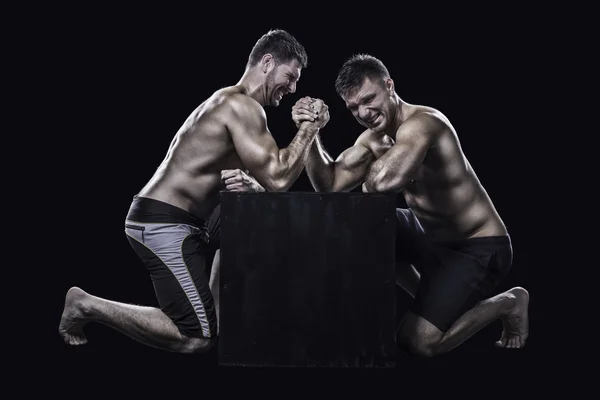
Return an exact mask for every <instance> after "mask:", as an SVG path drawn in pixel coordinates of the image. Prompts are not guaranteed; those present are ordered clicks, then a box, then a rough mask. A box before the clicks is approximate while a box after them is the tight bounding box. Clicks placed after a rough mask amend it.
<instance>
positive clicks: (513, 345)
mask: <svg viewBox="0 0 600 400" xmlns="http://www.w3.org/2000/svg"><path fill="white" fill-rule="evenodd" d="M507 293H512V294H513V295H514V296H515V297H516V299H517V303H516V304H515V306H514V308H513V309H512V310H510V311H509V313H508V314H507V315H506V316H504V317H503V318H502V327H503V330H502V336H501V337H500V340H498V341H497V342H496V346H497V347H504V348H507V349H519V348H521V347H523V346H525V341H526V340H527V337H528V336H529V292H528V291H527V290H525V289H524V288H522V287H514V288H512V289H510V290H508V291H507Z"/></svg>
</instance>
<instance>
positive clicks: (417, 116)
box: [292, 54, 529, 357]
mask: <svg viewBox="0 0 600 400" xmlns="http://www.w3.org/2000/svg"><path fill="white" fill-rule="evenodd" d="M336 91H337V93H338V94H339V95H340V97H341V98H342V99H343V100H344V102H345V104H346V107H347V108H348V109H349V110H350V111H351V112H352V115H354V117H355V118H356V120H357V121H358V122H359V123H360V124H361V125H363V126H364V127H365V128H366V130H365V131H364V132H363V133H362V134H361V135H360V136H359V137H358V139H357V140H356V142H355V144H354V145H353V146H352V147H350V148H348V149H346V150H345V151H344V152H342V153H341V154H340V156H339V157H338V158H337V159H336V160H335V161H334V160H333V159H332V158H331V157H330V156H329V155H328V154H327V152H326V150H325V149H324V148H323V145H322V143H321V141H320V139H319V137H318V136H317V139H315V142H314V144H313V146H312V148H311V150H310V154H309V159H308V161H307V165H306V170H307V173H308V176H309V179H310V181H311V183H312V185H313V187H314V189H315V190H316V191H319V192H330V191H350V190H352V189H354V188H356V187H358V185H360V184H361V183H363V182H364V183H363V185H362V188H363V191H365V192H396V193H402V195H403V196H404V199H405V200H406V204H407V205H408V207H409V208H408V209H398V210H397V217H398V228H397V256H396V262H397V266H396V270H397V282H398V284H399V285H401V286H402V287H403V288H404V289H405V290H406V291H407V292H408V293H409V294H410V295H411V296H412V297H413V299H414V301H413V304H412V306H411V308H410V310H409V312H407V313H406V315H405V316H404V318H403V320H402V321H401V322H400V325H399V327H398V332H397V342H398V344H399V345H400V346H402V347H403V348H405V349H406V350H408V351H410V352H411V353H413V354H416V355H419V356H424V357H431V356H434V355H438V354H442V353H445V352H447V351H449V350H451V349H453V348H455V347H456V346H458V345H459V344H461V343H462V342H464V341H465V340H467V339H468V338H470V337H471V336H472V335H473V334H474V333H476V332H477V331H479V330H480V329H482V328H483V327H484V326H486V325H487V324H489V323H490V322H492V321H494V320H496V319H498V318H500V319H501V320H502V322H503V332H502V336H501V337H500V340H498V341H497V342H496V345H497V346H500V347H506V348H519V347H523V346H524V345H525V341H526V340H527V336H528V330H529V327H528V305H529V294H528V292H527V291H526V290H525V289H523V288H521V287H515V288H512V289H510V290H508V291H506V292H504V293H501V294H498V295H496V296H493V297H491V298H488V297H489V296H491V294H492V291H493V290H494V288H495V287H496V286H497V285H498V283H499V282H501V281H502V280H503V279H504V278H505V276H506V275H507V273H508V272H509V270H510V267H511V264H512V244H511V241H510V236H509V235H508V232H507V229H506V226H505V225H504V223H503V221H502V219H501V218H500V216H499V215H498V212H497V211H496V209H495V207H494V204H493V203H492V201H491V200H490V198H489V196H488V194H487V192H486V190H485V189H484V188H483V186H482V185H481V183H480V182H479V180H478V178H477V175H476V174H475V171H473V168H472V167H471V165H470V164H469V161H468V160H467V158H466V157H465V155H464V154H463V152H462V150H461V146H460V142H459V139H458V136H457V134H456V132H455V130H454V128H453V127H452V125H451V123H450V121H448V119H447V118H446V117H445V116H444V115H443V114H442V113H441V112H440V111H438V110H435V109H433V108H431V107H425V106H419V105H412V104H408V103H406V102H404V101H403V100H402V99H401V98H400V97H399V96H398V94H396V92H395V88H394V81H393V80H392V79H391V78H390V75H389V72H388V70H387V68H386V67H385V66H384V64H383V63H382V62H381V61H380V60H378V59H377V58H375V57H372V56H370V55H366V54H360V55H355V56H353V57H351V58H349V59H348V60H347V61H346V62H345V63H344V65H343V66H342V68H341V70H340V72H339V74H338V77H337V79H336ZM310 104H311V99H310V98H303V99H300V100H298V102H297V103H296V105H295V106H294V107H293V109H292V118H293V120H294V122H295V123H296V124H301V123H302V121H304V120H305V118H312V116H311V111H310V110H311V108H310Z"/></svg>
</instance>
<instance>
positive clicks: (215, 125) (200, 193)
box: [139, 85, 322, 219]
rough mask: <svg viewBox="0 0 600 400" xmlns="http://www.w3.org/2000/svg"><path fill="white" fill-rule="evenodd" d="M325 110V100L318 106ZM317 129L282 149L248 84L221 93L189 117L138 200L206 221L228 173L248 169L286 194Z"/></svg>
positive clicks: (305, 127) (306, 128) (303, 131)
mask: <svg viewBox="0 0 600 400" xmlns="http://www.w3.org/2000/svg"><path fill="white" fill-rule="evenodd" d="M272 96H273V97H274V99H273V102H277V103H278V102H279V100H280V99H281V96H280V95H279V93H278V92H275V93H273V94H272ZM321 106H322V102H320V103H319V105H315V108H316V109H317V110H320V107H321ZM318 128H319V126H318V125H315V124H310V123H308V122H305V123H303V124H302V125H301V126H300V129H299V131H298V134H297V135H296V136H295V138H294V139H293V140H292V142H291V143H290V145H289V146H288V147H287V148H285V149H279V148H278V147H277V145H276V143H275V140H274V139H273V137H272V136H271V133H270V132H269V130H268V128H267V119H266V114H265V111H264V109H263V107H262V106H261V105H260V104H259V103H258V102H257V101H256V100H254V99H253V98H252V97H250V96H248V95H247V94H246V93H245V88H244V87H243V86H239V85H238V86H231V87H227V88H224V89H221V90H218V91H217V92H215V93H214V94H213V95H212V96H211V97H210V98H209V99H207V100H206V101H205V102H204V103H202V104H201V105H200V106H198V108H197V109H196V110H194V111H193V112H192V113H191V115H190V116H189V117H188V118H187V120H186V121H185V123H184V124H183V125H182V127H181V128H180V129H179V131H178V132H177V134H176V135H175V137H174V139H173V141H172V143H171V145H170V147H169V150H168V152H167V155H166V157H165V159H164V160H163V162H162V164H161V165H160V166H159V167H158V169H157V171H156V172H155V174H154V176H153V177H152V179H151V180H150V181H149V182H148V183H147V184H146V186H145V187H144V188H143V189H142V190H141V191H140V193H139V196H143V197H149V198H153V199H156V200H160V201H163V202H166V203H169V204H172V205H174V206H177V207H180V208H182V209H184V210H186V211H188V212H190V213H192V214H194V215H196V216H198V217H199V218H202V219H206V218H208V216H209V215H210V212H211V211H212V210H213V209H214V207H215V206H216V205H217V204H218V203H219V189H220V186H221V171H222V170H224V169H236V168H239V169H242V170H246V169H247V170H248V171H249V173H250V174H251V175H252V176H253V177H254V178H255V179H256V180H257V181H258V182H259V183H260V184H261V185H262V186H263V187H264V188H266V189H267V190H269V191H284V190H287V189H288V188H289V187H290V186H291V185H292V183H293V182H294V181H295V180H296V179H297V177H298V176H299V174H300V172H301V171H302V168H303V165H304V162H303V161H304V160H305V159H306V156H307V153H308V148H309V146H308V144H310V141H312V140H313V139H314V135H315V134H316V132H317V131H318Z"/></svg>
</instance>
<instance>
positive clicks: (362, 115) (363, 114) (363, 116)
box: [358, 106, 370, 120]
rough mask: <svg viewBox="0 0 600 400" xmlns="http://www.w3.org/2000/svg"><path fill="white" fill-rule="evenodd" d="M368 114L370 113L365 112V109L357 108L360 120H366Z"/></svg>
mask: <svg viewBox="0 0 600 400" xmlns="http://www.w3.org/2000/svg"><path fill="white" fill-rule="evenodd" d="M369 114H370V113H369V110H367V107H363V106H359V107H358V116H359V118H360V119H362V120H368V119H369V118H368V117H369Z"/></svg>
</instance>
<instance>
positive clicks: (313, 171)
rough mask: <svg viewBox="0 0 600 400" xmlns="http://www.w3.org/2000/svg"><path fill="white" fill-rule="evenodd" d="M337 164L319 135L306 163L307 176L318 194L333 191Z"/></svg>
mask: <svg viewBox="0 0 600 400" xmlns="http://www.w3.org/2000/svg"><path fill="white" fill-rule="evenodd" d="M334 166H335V162H334V161H333V159H332V158H331V157H330V156H329V154H328V153H327V151H326V150H325V148H324V147H323V143H322V142H321V137H320V136H319V135H318V134H317V135H316V137H315V139H314V141H313V144H312V146H311V147H310V150H309V152H308V159H307V161H306V174H307V175H308V179H309V180H310V183H311V184H312V186H313V188H314V189H315V191H316V192H330V191H331V190H332V189H333V180H334V176H335V175H334V174H335V167H334Z"/></svg>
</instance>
